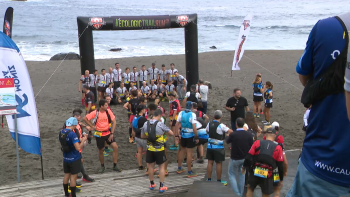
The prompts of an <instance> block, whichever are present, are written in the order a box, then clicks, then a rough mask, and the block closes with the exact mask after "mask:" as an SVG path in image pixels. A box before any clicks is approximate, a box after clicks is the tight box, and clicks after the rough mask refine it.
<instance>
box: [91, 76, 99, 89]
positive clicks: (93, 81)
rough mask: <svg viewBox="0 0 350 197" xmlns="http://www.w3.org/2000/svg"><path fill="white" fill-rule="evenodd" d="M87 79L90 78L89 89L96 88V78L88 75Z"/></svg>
mask: <svg viewBox="0 0 350 197" xmlns="http://www.w3.org/2000/svg"><path fill="white" fill-rule="evenodd" d="M89 77H90V87H96V82H97V79H98V76H95V75H94V74H89Z"/></svg>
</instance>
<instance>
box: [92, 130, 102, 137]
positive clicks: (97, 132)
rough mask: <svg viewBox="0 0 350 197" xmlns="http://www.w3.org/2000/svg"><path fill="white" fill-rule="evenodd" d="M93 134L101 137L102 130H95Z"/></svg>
mask: <svg viewBox="0 0 350 197" xmlns="http://www.w3.org/2000/svg"><path fill="white" fill-rule="evenodd" d="M94 136H95V137H101V136H102V132H99V131H95V133H94Z"/></svg>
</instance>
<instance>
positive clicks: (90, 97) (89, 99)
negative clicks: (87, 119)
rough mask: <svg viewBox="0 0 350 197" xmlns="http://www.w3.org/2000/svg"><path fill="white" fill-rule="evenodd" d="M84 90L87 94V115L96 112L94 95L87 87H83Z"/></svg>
mask: <svg viewBox="0 0 350 197" xmlns="http://www.w3.org/2000/svg"><path fill="white" fill-rule="evenodd" d="M83 90H84V92H85V110H86V113H90V112H92V111H94V110H95V103H94V100H95V99H94V93H92V92H91V91H90V89H89V87H88V86H86V85H83Z"/></svg>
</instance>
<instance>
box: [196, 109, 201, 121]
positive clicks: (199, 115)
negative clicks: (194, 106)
mask: <svg viewBox="0 0 350 197" xmlns="http://www.w3.org/2000/svg"><path fill="white" fill-rule="evenodd" d="M196 116H197V119H198V118H203V112H202V111H198V110H197V111H196Z"/></svg>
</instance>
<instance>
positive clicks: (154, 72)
mask: <svg viewBox="0 0 350 197" xmlns="http://www.w3.org/2000/svg"><path fill="white" fill-rule="evenodd" d="M147 71H148V75H149V78H150V80H152V79H153V80H156V79H157V78H158V74H159V69H158V68H154V69H153V68H152V67H151V68H148V70H147Z"/></svg>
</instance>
